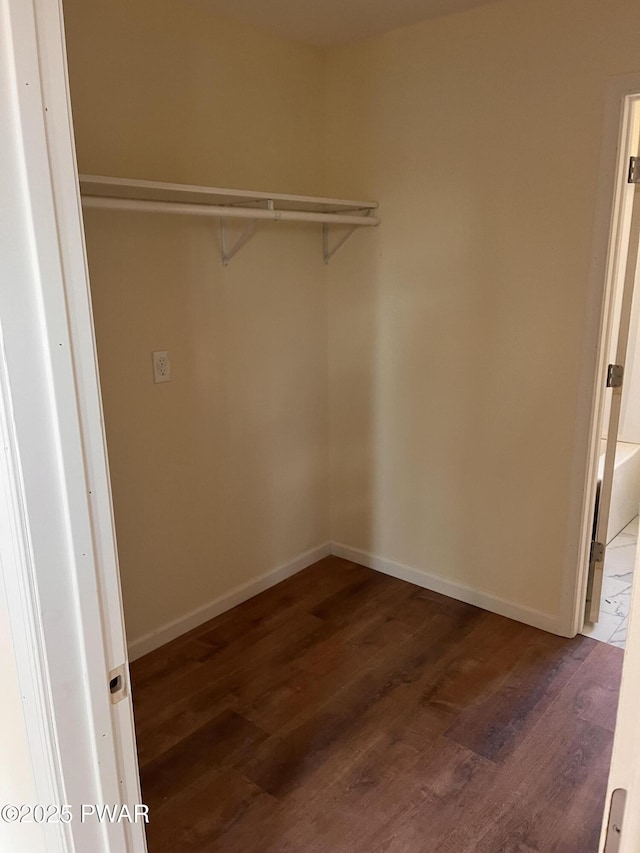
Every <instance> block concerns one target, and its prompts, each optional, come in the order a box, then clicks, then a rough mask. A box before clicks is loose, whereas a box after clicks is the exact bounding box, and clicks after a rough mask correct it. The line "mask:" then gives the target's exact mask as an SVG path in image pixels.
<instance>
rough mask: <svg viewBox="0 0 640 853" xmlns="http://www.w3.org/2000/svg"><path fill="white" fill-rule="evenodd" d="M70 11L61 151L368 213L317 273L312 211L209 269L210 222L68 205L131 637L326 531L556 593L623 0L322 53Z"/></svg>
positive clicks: (553, 0) (193, 20) (561, 0)
mask: <svg viewBox="0 0 640 853" xmlns="http://www.w3.org/2000/svg"><path fill="white" fill-rule="evenodd" d="M65 9H66V10H67V18H68V21H67V27H68V38H69V60H70V72H71V83H72V96H73V104H74V113H75V122H76V131H77V142H78V153H79V160H80V168H81V170H82V171H88V172H96V173H102V174H120V175H130V176H135V177H143V178H151V179H165V180H177V181H192V182H197V183H210V184H214V185H225V184H226V185H229V186H238V187H251V186H255V187H256V188H257V189H269V188H272V189H276V190H280V191H287V190H289V191H294V192H312V193H313V192H323V193H327V194H335V195H343V196H347V197H348V196H352V197H353V196H355V197H368V198H377V199H379V201H380V205H381V215H382V217H383V225H382V227H381V228H379V229H376V231H375V232H367V233H364V232H363V233H359V234H357V235H356V236H355V237H354V239H353V240H352V241H351V242H350V243H349V244H348V245H347V247H345V249H344V250H342V251H341V252H340V253H339V254H338V255H337V256H336V257H335V258H334V260H333V261H332V263H331V265H330V267H329V268H328V274H327V271H325V270H324V269H323V268H322V267H321V264H320V258H319V252H318V243H319V235H318V234H317V233H316V231H315V230H314V229H305V228H303V227H300V228H295V227H293V226H277V227H274V226H265V227H264V228H261V230H260V232H259V234H258V236H257V237H256V238H254V240H253V241H252V242H251V243H250V245H249V246H248V247H247V249H246V250H245V251H244V252H243V253H242V254H241V255H239V256H238V258H236V259H235V260H234V261H233V262H232V265H231V266H230V267H229V268H228V269H227V270H226V271H225V270H223V269H222V268H221V266H220V262H219V258H218V255H217V248H216V247H217V243H216V240H215V237H214V235H213V234H212V231H211V228H210V225H209V224H206V223H200V222H193V221H189V222H186V221H177V218H176V219H173V218H171V217H166V218H164V217H158V216H156V217H153V218H152V217H149V218H146V217H143V216H136V215H133V214H127V215H125V214H123V213H118V214H109V213H106V212H100V213H98V212H95V211H94V212H91V214H90V215H88V216H87V238H88V245H89V255H90V267H91V275H92V288H93V292H94V300H95V309H96V323H97V333H98V345H99V352H100V363H101V372H102V380H103V389H104V398H105V407H106V416H107V427H108V440H109V449H110V453H111V463H112V474H113V485H114V495H115V506H116V518H117V526H118V534H119V539H120V552H121V558H122V578H123V587H124V597H125V609H126V613H127V622H128V625H129V634H130V637H133V638H136V637H138V636H140V635H141V634H144V633H145V632H147V631H150V630H153V629H155V628H157V627H159V626H160V625H161V624H163V623H164V622H167V621H169V620H170V619H172V618H176V617H178V616H180V615H181V614H183V613H184V612H185V611H186V610H188V609H189V608H192V607H196V606H198V604H201V603H204V602H206V601H208V600H210V599H211V598H213V597H215V596H216V595H219V594H221V593H224V592H226V591H228V590H229V589H230V588H231V587H232V586H234V585H236V584H237V583H241V582H244V581H246V580H248V579H250V578H251V577H252V576H255V575H258V574H260V573H262V572H264V571H267V570H269V569H271V568H273V567H275V566H276V565H278V564H279V563H282V562H284V561H286V560H287V559H291V558H292V557H294V556H295V555H296V554H298V553H300V552H301V551H303V550H304V549H305V548H309V547H312V546H315V545H318V544H320V543H321V542H322V541H323V540H324V539H327V538H329V536H330V537H331V539H333V540H335V541H337V542H341V543H344V544H346V545H348V546H351V547H353V548H358V549H361V550H363V551H366V552H369V553H371V554H374V555H377V556H380V557H383V558H387V559H390V560H394V561H397V562H400V563H404V564H406V565H409V566H412V567H415V568H417V569H418V570H420V571H424V572H428V573H433V574H437V575H441V576H443V577H444V578H445V579H447V580H450V581H452V582H453V583H454V584H462V585H466V586H469V587H472V588H473V589H476V590H478V591H479V592H480V593H482V594H486V595H488V596H498V597H500V598H504V599H507V600H508V601H510V602H513V603H515V605H516V606H519V607H524V608H530V609H533V610H539V611H542V612H543V613H546V614H549V618H550V620H553V619H554V618H555V617H556V616H557V615H558V612H559V608H560V597H561V574H562V568H563V562H562V561H563V560H564V559H565V555H566V553H567V544H568V543H569V548H568V550H569V552H570V551H571V541H572V540H571V539H570V537H571V536H575V534H576V531H575V530H571V529H569V502H570V479H571V450H572V445H573V442H574V430H575V425H576V423H575V422H576V404H577V394H578V375H579V364H580V357H581V346H582V336H583V330H584V324H585V307H586V294H587V277H588V271H589V261H590V252H591V246H592V225H593V217H594V210H595V193H596V179H597V173H598V162H599V146H600V140H601V133H602V125H603V108H604V101H605V86H606V79H607V77H608V76H610V75H613V74H621V73H625V72H630V71H634V70H638V69H639V68H640V54H639V53H638V48H637V45H638V33H639V30H640V7H638V6H637V4H636V3H633V2H629V0H625V2H622V0H613V2H607V3H602V2H600V0H580V2H577V0H505V2H500V3H496V4H493V5H488V6H484V7H481V8H478V9H476V10H472V11H470V12H467V13H463V14H460V15H454V16H450V17H447V18H443V19H440V20H435V21H429V22H425V23H424V24H419V25H416V26H413V27H409V28H406V29H402V30H398V31H396V32H394V33H391V34H389V35H387V36H384V37H381V38H376V39H372V40H370V41H365V42H361V43H359V44H356V45H352V46H349V47H345V48H336V49H330V50H328V51H324V52H321V51H318V50H316V49H314V48H310V47H306V46H303V45H296V44H294V43H286V42H282V41H279V40H277V39H275V38H273V37H271V36H268V35H265V34H261V33H258V32H257V31H254V30H251V29H250V28H247V27H243V26H241V25H237V24H234V23H230V22H226V21H224V20H222V19H216V18H213V17H211V16H210V14H209V12H208V10H207V5H206V3H204V2H202V3H200V2H190V3H180V4H177V3H174V2H172V0H159V2H153V3H152V2H151V0H141V2H138V3H129V2H125V0H117V2H114V3H109V4H104V3H99V2H98V0H91V2H86V0H83V1H82V2H81V0H66V2H65ZM327 276H328V277H327ZM327 283H328V287H329V290H328V293H329V295H328V318H329V322H328V326H327V298H326V293H327V291H326V288H325V285H326V284H327ZM327 329H328V335H327ZM327 341H328V344H327ZM153 349H168V350H169V351H170V353H171V356H172V361H173V370H174V380H173V382H172V383H170V384H169V385H160V386H154V385H152V384H151V381H150V366H149V365H150V356H149V353H150V352H151V350H153ZM327 363H328V367H329V369H328V376H327ZM328 389H329V391H328ZM327 412H328V418H327ZM329 444H330V448H331V453H330V465H329V466H328V465H327V462H328V459H329V455H328V448H329ZM327 467H329V469H330V500H329V491H328V484H327V480H326V471H327ZM329 505H330V508H331V519H330V525H329V520H328V508H329Z"/></svg>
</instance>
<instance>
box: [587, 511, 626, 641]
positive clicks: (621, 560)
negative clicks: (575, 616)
mask: <svg viewBox="0 0 640 853" xmlns="http://www.w3.org/2000/svg"><path fill="white" fill-rule="evenodd" d="M637 542H638V516H636V517H635V518H634V519H633V521H632V522H631V523H630V524H628V525H627V526H626V527H625V529H624V530H623V531H622V532H621V533H618V535H617V536H616V537H615V539H612V540H611V542H610V543H609V544H608V545H607V552H606V555H605V560H604V580H603V582H602V607H601V609H600V620H599V621H598V622H597V623H596V624H591V623H589V622H587V624H586V625H585V626H584V628H583V630H582V633H583V634H585V635H586V636H587V637H593V639H594V640H601V641H602V642H603V643H609V644H610V645H612V646H618V647H619V648H621V649H623V648H624V646H625V643H626V640H627V623H628V621H629V607H630V604H631V583H632V581H633V567H634V564H635V557H636V545H637Z"/></svg>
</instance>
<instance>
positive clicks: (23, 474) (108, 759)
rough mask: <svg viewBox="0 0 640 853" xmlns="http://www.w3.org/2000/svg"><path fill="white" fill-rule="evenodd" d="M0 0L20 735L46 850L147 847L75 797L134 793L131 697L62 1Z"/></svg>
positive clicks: (129, 829)
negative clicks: (51, 829) (24, 685)
mask: <svg viewBox="0 0 640 853" xmlns="http://www.w3.org/2000/svg"><path fill="white" fill-rule="evenodd" d="M1 12H2V16H3V27H2V30H0V42H2V48H3V51H2V52H3V55H4V56H5V57H6V59H5V62H6V69H7V72H8V75H9V77H8V84H7V86H6V87H3V88H2V89H1V90H0V97H1V98H2V99H3V106H5V107H6V114H9V115H10V121H11V131H10V133H11V136H10V145H11V148H12V151H11V161H12V171H11V172H10V175H11V178H12V180H13V179H14V178H15V188H14V189H15V194H14V196H12V197H11V198H10V201H9V202H8V204H7V207H8V210H6V213H7V216H9V217H11V220H12V222H13V221H15V223H16V225H15V230H16V232H19V233H18V237H19V239H18V240H17V241H16V245H15V246H14V245H12V246H11V257H13V258H14V259H15V263H14V267H15V268H16V270H17V272H15V274H13V275H12V274H11V273H9V274H8V275H7V279H6V282H3V288H2V292H0V327H1V328H2V332H3V367H4V368H5V370H4V371H3V381H4V388H3V391H4V393H3V403H4V410H5V416H6V418H5V419H6V420H7V421H8V423H9V427H10V428H11V430H12V431H13V437H14V439H13V440H12V442H11V443H10V444H8V446H6V447H4V452H5V454H6V461H5V465H4V468H5V471H6V470H7V469H8V470H9V471H10V472H11V471H13V486H14V493H13V504H14V510H13V537H14V540H15V541H13V542H12V543H11V541H10V540H7V541H9V544H12V545H13V546H14V547H20V548H21V549H22V551H23V554H24V555H26V558H25V559H21V560H14V561H7V562H3V565H2V570H3V575H4V578H5V586H6V592H7V605H8V608H9V612H10V619H11V624H12V626H15V625H16V623H17V622H20V621H21V620H22V619H26V620H27V625H26V627H27V628H28V630H29V631H30V632H31V634H30V639H28V640H27V641H25V642H24V643H19V642H15V636H14V644H15V647H14V652H15V658H16V665H17V668H18V673H19V678H20V680H21V682H22V681H28V680H29V679H31V680H32V681H34V683H35V685H36V687H38V686H39V687H40V691H39V692H37V691H36V690H35V689H34V691H33V693H34V700H33V708H32V709H31V713H29V708H28V707H27V704H26V697H25V705H24V708H25V725H26V728H27V735H28V738H29V741H30V743H37V739H38V738H40V739H41V740H42V741H43V749H44V751H45V753H46V755H47V758H48V762H47V766H41V765H40V762H39V760H38V759H37V756H36V755H35V754H34V756H33V773H34V776H35V781H36V786H37V789H38V794H39V796H40V795H41V796H43V797H44V796H45V794H46V796H47V800H45V801H44V802H43V805H56V804H59V805H62V804H69V805H70V806H71V808H72V813H73V820H72V821H71V822H70V823H68V824H67V826H66V828H65V830H64V832H62V833H59V835H58V837H57V838H56V841H55V844H54V842H53V841H50V840H49V836H47V839H46V847H45V849H47V850H56V851H58V850H59V851H66V850H69V851H71V850H78V851H79V850H92V851H96V853H98V851H105V853H106V851H111V850H113V851H116V850H118V851H123V853H124V851H126V853H144V851H146V841H145V833H144V825H143V824H142V823H135V824H128V823H125V822H123V823H101V822H98V821H97V820H95V821H85V822H82V821H81V820H80V805H81V804H82V803H89V804H92V803H95V804H96V805H102V804H105V805H114V804H118V803H122V804H125V803H126V804H127V805H129V806H130V807H133V805H135V804H136V803H140V802H141V799H140V787H139V775H138V764H137V753H136V748H135V736H134V729H133V714H132V704H131V698H130V693H129V694H128V696H127V698H126V699H123V700H122V701H120V702H119V703H118V704H115V705H114V704H112V703H111V697H110V694H109V688H108V673H109V671H110V669H112V668H115V666H116V665H120V664H124V665H125V666H126V646H125V637H124V624H123V616H122V607H121V600H120V590H119V580H118V571H117V562H116V547H115V535H114V529H113V522H112V518H111V496H110V489H109V480H108V468H107V461H106V449H105V442H104V435H103V430H102V420H101V411H100V391H99V385H98V376H97V366H96V358H95V348H94V344H93V329H92V323H91V306H90V301H89V287H88V278H87V272H86V261H85V253H84V235H83V228H82V219H81V209H80V202H79V193H78V180H77V169H76V164H75V152H74V140H73V130H72V124H71V112H70V105H69V89H68V82H67V77H66V55H65V45H64V29H63V24H62V20H63V18H62V6H61V2H60V0H2V7H1ZM3 114H5V113H3ZM14 160H15V165H13V162H14ZM13 272H14V271H13V270H12V273H13ZM5 471H3V472H2V473H5ZM16 488H17V489H18V491H16ZM16 507H17V509H19V510H20V513H21V516H18V515H16V512H17V509H16ZM25 597H26V598H25ZM12 633H14V634H15V632H13V631H12ZM34 638H36V639H37V644H36V645H34V642H33V641H34ZM49 798H51V799H49ZM132 811H133V808H132ZM51 838H53V835H51Z"/></svg>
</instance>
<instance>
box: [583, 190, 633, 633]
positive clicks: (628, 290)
mask: <svg viewBox="0 0 640 853" xmlns="http://www.w3.org/2000/svg"><path fill="white" fill-rule="evenodd" d="M630 197H631V199H632V202H631V223H630V226H629V231H628V237H627V239H626V241H625V246H624V250H623V251H620V252H619V254H620V255H623V256H624V261H623V263H624V268H623V269H624V272H623V276H622V282H621V286H622V300H621V306H620V316H619V322H618V328H617V329H616V330H615V333H616V336H617V343H616V349H615V364H616V365H620V366H622V368H623V369H624V366H625V364H626V361H627V349H628V346H629V327H630V324H631V306H632V303H633V289H634V284H635V279H636V270H637V266H638V256H639V249H640V185H634V184H630ZM625 232H626V229H625ZM610 393H611V400H610V405H609V423H608V426H607V442H606V452H605V459H604V467H603V470H602V479H601V481H600V494H599V499H598V508H597V516H596V525H595V541H596V542H598V543H600V544H601V545H602V548H603V550H602V554H601V557H600V558H598V559H596V560H595V561H594V563H593V577H592V586H591V596H590V601H589V612H588V614H587V616H588V619H589V621H590V622H597V621H598V619H599V618H600V603H601V597H602V578H603V573H604V557H605V554H604V546H605V545H606V542H607V529H608V527H609V510H610V508H611V494H612V490H613V472H614V467H615V461H616V447H617V442H618V431H619V428H620V410H621V404H622V386H618V387H613V388H611V389H610Z"/></svg>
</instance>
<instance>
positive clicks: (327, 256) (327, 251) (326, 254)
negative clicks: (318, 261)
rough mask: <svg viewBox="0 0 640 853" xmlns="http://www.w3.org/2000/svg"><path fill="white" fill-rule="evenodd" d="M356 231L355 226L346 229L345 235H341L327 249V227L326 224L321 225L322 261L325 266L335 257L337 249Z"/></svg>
mask: <svg viewBox="0 0 640 853" xmlns="http://www.w3.org/2000/svg"><path fill="white" fill-rule="evenodd" d="M354 231H357V226H356V225H352V226H351V228H348V230H347V232H346V234H343V235H342V237H341V238H340V239H339V240H338V242H337V243H336V244H335V245H334V246H333V247H331V248H330V247H329V225H328V223H326V222H325V223H324V224H323V225H322V260H323V261H324V262H325V264H328V263H329V261H330V260H331V258H332V257H333V256H334V255H335V253H336V252H337V251H338V249H340V248H342V246H344V244H345V243H346V242H347V240H348V239H349V237H351V235H352V234H353V233H354Z"/></svg>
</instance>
